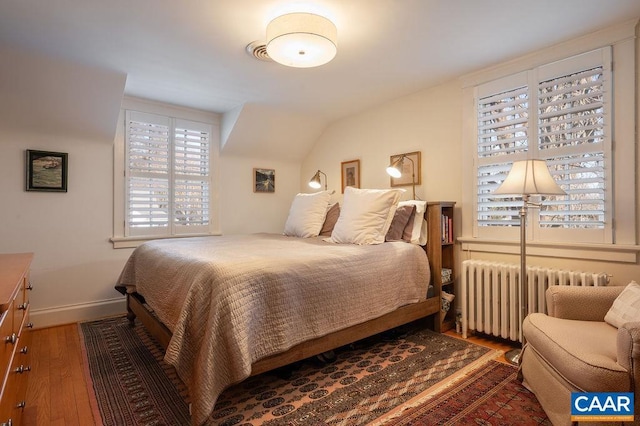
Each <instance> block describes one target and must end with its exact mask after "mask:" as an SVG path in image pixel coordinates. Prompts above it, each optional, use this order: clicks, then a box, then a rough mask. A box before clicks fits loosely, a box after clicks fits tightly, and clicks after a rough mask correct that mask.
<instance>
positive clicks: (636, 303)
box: [604, 281, 640, 328]
mask: <svg viewBox="0 0 640 426" xmlns="http://www.w3.org/2000/svg"><path fill="white" fill-rule="evenodd" d="M604 320H605V322H607V323H609V324H611V325H612V326H614V327H616V328H620V327H622V325H623V324H625V323H627V322H631V321H640V284H638V283H637V282H635V281H631V282H630V283H629V284H627V286H626V287H625V289H624V290H622V293H620V294H619V295H618V297H617V298H616V300H614V301H613V305H611V308H610V309H609V312H607V315H605V317H604Z"/></svg>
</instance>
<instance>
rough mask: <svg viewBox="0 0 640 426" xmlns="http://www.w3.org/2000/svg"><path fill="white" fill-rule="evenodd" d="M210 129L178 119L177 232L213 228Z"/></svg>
mask: <svg viewBox="0 0 640 426" xmlns="http://www.w3.org/2000/svg"><path fill="white" fill-rule="evenodd" d="M209 147H210V130H209V126H206V125H204V124H200V123H193V122H187V121H184V120H176V128H175V139H174V154H175V156H174V158H175V159H174V172H175V187H174V210H173V214H174V224H175V226H176V233H178V234H179V233H193V232H206V230H207V229H208V227H209V182H210V179H209V157H210V152H209V151H210V150H209Z"/></svg>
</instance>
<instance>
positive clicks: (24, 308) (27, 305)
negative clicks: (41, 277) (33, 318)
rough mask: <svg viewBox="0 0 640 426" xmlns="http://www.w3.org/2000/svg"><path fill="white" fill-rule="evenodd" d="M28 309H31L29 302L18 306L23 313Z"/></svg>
mask: <svg viewBox="0 0 640 426" xmlns="http://www.w3.org/2000/svg"><path fill="white" fill-rule="evenodd" d="M28 307H29V302H24V303H22V304H20V305H18V309H19V310H21V311H26V310H27V308H28Z"/></svg>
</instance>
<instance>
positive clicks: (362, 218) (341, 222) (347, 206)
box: [329, 186, 404, 244]
mask: <svg viewBox="0 0 640 426" xmlns="http://www.w3.org/2000/svg"><path fill="white" fill-rule="evenodd" d="M402 192H404V191H403V190H399V189H359V188H354V187H351V186H348V187H346V188H345V190H344V198H343V200H342V207H341V210H340V217H339V218H338V221H337V222H336V226H335V227H334V228H333V232H332V233H331V238H330V239H329V241H331V242H334V243H346V244H381V243H384V237H385V236H386V235H387V231H388V230H389V226H391V221H392V220H393V216H394V214H395V212H396V208H397V203H398V199H399V198H400V195H401V194H402Z"/></svg>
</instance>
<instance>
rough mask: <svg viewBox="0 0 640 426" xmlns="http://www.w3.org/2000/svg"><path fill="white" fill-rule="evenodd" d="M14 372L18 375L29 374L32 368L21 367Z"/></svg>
mask: <svg viewBox="0 0 640 426" xmlns="http://www.w3.org/2000/svg"><path fill="white" fill-rule="evenodd" d="M13 371H15V372H16V373H18V374H22V373H24V372H29V371H31V367H30V366H26V367H25V366H24V365H21V366H20V367H18V368H16V369H15V370H13Z"/></svg>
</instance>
